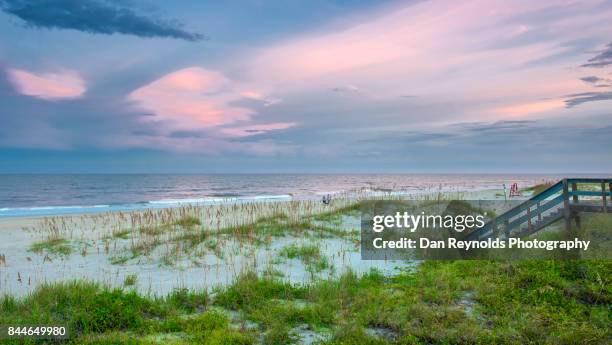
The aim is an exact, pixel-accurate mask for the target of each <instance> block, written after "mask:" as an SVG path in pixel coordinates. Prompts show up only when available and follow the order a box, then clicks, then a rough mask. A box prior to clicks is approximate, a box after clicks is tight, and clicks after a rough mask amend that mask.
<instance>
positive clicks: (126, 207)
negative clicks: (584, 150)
mask: <svg viewBox="0 0 612 345" xmlns="http://www.w3.org/2000/svg"><path fill="white" fill-rule="evenodd" d="M292 199H293V198H292V196H291V195H288V194H281V195H253V196H240V197H206V198H182V199H161V200H150V201H145V202H134V203H124V204H110V205H75V206H35V207H15V208H11V207H4V208H0V217H30V216H55V215H66V214H79V213H99V212H106V211H137V210H144V209H161V208H173V207H179V206H186V205H215V204H224V203H246V202H267V201H290V200H292Z"/></svg>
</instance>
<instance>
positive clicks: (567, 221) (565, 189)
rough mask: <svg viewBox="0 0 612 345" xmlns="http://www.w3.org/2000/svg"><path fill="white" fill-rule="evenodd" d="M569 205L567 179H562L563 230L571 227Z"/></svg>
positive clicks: (568, 229)
mask: <svg viewBox="0 0 612 345" xmlns="http://www.w3.org/2000/svg"><path fill="white" fill-rule="evenodd" d="M570 212H571V211H570V205H569V192H568V185H567V179H563V218H564V219H565V231H568V232H569V231H570V229H571V227H572V219H571V213H570Z"/></svg>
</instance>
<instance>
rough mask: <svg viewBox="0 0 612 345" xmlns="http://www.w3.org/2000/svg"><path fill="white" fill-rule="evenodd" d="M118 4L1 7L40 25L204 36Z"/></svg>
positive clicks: (78, 0)
mask: <svg viewBox="0 0 612 345" xmlns="http://www.w3.org/2000/svg"><path fill="white" fill-rule="evenodd" d="M116 3H117V2H111V1H108V0H106V1H105V0H97V1H96V0H47V1H44V2H41V1H35V0H0V8H1V9H2V11H4V12H6V13H9V14H12V15H14V16H17V17H19V18H21V19H22V20H24V21H25V22H26V23H27V24H28V25H30V26H33V27H37V28H48V29H74V30H79V31H83V32H88V33H93V34H107V35H110V34H115V33H122V34H127V35H134V36H139V37H169V38H177V39H183V40H187V41H198V40H201V39H203V38H204V36H203V35H202V34H199V33H195V32H189V31H185V30H183V29H182V28H181V26H180V25H179V24H178V23H176V22H174V21H170V20H163V19H157V18H150V17H146V16H143V15H140V14H137V13H135V12H134V11H133V10H131V9H129V8H125V7H118V6H116Z"/></svg>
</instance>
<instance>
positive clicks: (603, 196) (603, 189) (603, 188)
mask: <svg viewBox="0 0 612 345" xmlns="http://www.w3.org/2000/svg"><path fill="white" fill-rule="evenodd" d="M607 193H608V192H607V191H606V182H605V180H601V199H602V202H603V211H604V213H608V202H607V200H606V194H607Z"/></svg>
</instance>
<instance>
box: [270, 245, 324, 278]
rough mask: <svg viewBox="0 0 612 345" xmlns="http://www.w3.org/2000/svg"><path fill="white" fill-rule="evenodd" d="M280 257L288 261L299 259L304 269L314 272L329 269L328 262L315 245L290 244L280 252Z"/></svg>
mask: <svg viewBox="0 0 612 345" xmlns="http://www.w3.org/2000/svg"><path fill="white" fill-rule="evenodd" d="M280 255H281V256H283V257H286V258H289V259H300V260H301V261H302V262H303V263H304V265H306V267H307V268H308V269H309V270H311V271H314V272H320V271H322V270H324V269H326V268H329V267H330V265H329V262H328V260H327V258H326V257H325V256H324V255H321V250H320V249H319V247H318V246H317V245H316V244H301V245H297V244H295V243H294V244H291V245H289V246H286V247H285V248H283V250H281V252H280Z"/></svg>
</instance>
